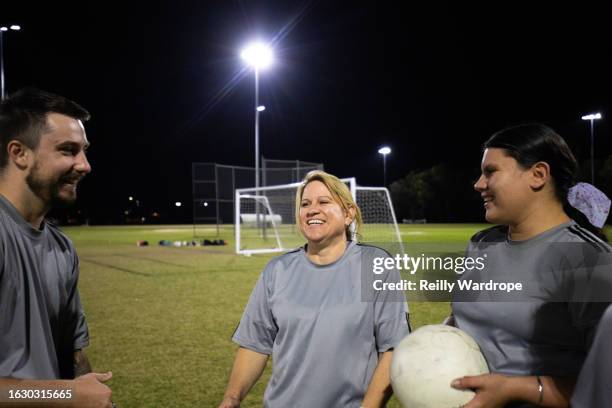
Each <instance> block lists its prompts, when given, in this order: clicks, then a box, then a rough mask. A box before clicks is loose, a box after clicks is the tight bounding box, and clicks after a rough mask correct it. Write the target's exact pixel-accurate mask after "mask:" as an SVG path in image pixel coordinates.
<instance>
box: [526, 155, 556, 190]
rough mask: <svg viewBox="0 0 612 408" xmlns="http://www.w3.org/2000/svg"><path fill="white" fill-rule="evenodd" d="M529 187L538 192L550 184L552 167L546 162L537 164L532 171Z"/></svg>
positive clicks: (532, 167)
mask: <svg viewBox="0 0 612 408" xmlns="http://www.w3.org/2000/svg"><path fill="white" fill-rule="evenodd" d="M530 178H531V180H530V182H529V186H530V187H531V188H532V189H533V190H536V191H539V190H541V189H542V188H544V186H545V185H546V184H547V183H549V182H550V178H551V175H550V166H549V165H548V163H546V162H537V163H536V164H534V165H533V166H531V169H530Z"/></svg>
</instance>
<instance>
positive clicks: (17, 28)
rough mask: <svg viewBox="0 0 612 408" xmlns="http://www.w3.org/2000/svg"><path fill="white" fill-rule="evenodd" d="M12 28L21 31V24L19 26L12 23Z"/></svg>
mask: <svg viewBox="0 0 612 408" xmlns="http://www.w3.org/2000/svg"><path fill="white" fill-rule="evenodd" d="M11 30H15V31H19V30H21V26H18V25H12V26H11Z"/></svg>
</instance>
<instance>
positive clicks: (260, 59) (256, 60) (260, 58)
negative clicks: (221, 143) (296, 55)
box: [240, 42, 272, 188]
mask: <svg viewBox="0 0 612 408" xmlns="http://www.w3.org/2000/svg"><path fill="white" fill-rule="evenodd" d="M240 57H241V58H242V59H243V60H244V61H246V63H247V64H248V65H249V66H250V67H252V68H253V71H254V73H255V188H259V113H260V112H262V111H263V110H264V109H265V108H263V109H260V105H259V71H260V70H262V69H266V68H267V67H269V66H270V65H271V64H272V49H271V48H270V47H268V46H267V45H266V44H263V43H261V42H254V43H251V44H249V45H247V46H246V47H245V48H244V49H243V50H242V52H241V53H240Z"/></svg>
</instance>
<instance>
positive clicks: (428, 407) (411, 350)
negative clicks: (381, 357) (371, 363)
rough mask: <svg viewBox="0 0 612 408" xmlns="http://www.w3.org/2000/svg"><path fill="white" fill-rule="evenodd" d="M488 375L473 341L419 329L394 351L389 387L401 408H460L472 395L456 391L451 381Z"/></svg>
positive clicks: (441, 328) (434, 328) (451, 330)
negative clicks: (390, 386)
mask: <svg viewBox="0 0 612 408" xmlns="http://www.w3.org/2000/svg"><path fill="white" fill-rule="evenodd" d="M488 372H489V368H488V367H487V362H486V361H485V359H484V357H483V355H482V353H481V352H480V349H479V348H478V344H476V342H475V341H474V339H472V338H471V337H470V336H469V335H468V334H467V333H465V332H463V331H461V330H459V329H457V328H455V327H452V326H445V325H441V324H437V325H430V326H423V327H421V328H419V329H418V330H416V331H415V332H414V333H411V334H409V335H408V336H406V337H405V338H404V339H403V340H402V341H401V342H400V344H399V345H398V346H397V347H396V348H395V349H394V350H393V359H392V360H391V385H392V386H393V391H394V392H395V395H396V396H397V398H398V399H399V401H400V403H401V404H402V406H403V407H404V408H460V407H462V406H464V405H465V404H467V403H468V402H469V401H470V400H471V399H472V398H473V397H474V392H473V391H470V390H456V389H454V388H452V387H451V386H450V383H451V381H453V380H454V379H456V378H460V377H463V376H465V375H480V374H487V373H488Z"/></svg>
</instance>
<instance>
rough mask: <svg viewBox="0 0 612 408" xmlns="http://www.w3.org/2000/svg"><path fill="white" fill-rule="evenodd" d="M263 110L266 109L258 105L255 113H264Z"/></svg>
mask: <svg viewBox="0 0 612 408" xmlns="http://www.w3.org/2000/svg"><path fill="white" fill-rule="evenodd" d="M265 110H266V107H265V106H263V105H259V106H258V107H257V112H263V111H265Z"/></svg>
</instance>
